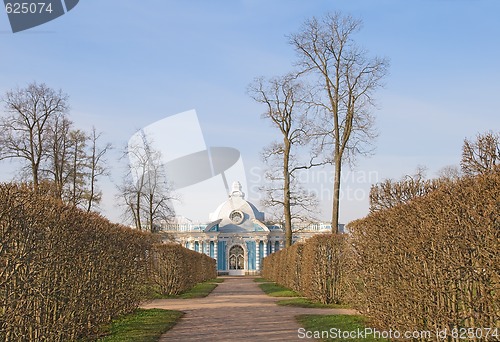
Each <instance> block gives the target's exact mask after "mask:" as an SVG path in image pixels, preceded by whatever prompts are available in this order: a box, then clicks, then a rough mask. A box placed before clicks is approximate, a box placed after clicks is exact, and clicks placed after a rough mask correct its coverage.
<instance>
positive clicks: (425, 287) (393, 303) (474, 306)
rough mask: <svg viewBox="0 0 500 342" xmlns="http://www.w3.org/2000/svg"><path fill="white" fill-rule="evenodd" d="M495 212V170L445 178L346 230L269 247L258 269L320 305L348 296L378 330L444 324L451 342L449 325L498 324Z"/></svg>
mask: <svg viewBox="0 0 500 342" xmlns="http://www.w3.org/2000/svg"><path fill="white" fill-rule="evenodd" d="M499 213H500V173H496V174H490V175H483V176H479V177H475V178H463V179H459V180H457V181H454V182H451V181H450V182H447V183H443V184H442V185H441V186H440V187H439V188H438V189H436V190H435V191H433V192H432V193H429V194H427V195H426V196H424V197H420V198H415V199H413V200H411V201H409V203H407V204H402V205H398V206H395V207H393V208H390V209H387V210H381V211H377V212H374V213H371V214H370V215H369V216H367V217H366V218H364V219H361V220H357V221H354V222H351V223H350V224H349V225H348V230H349V231H350V232H351V233H350V234H349V235H343V236H342V235H334V236H331V235H330V236H316V237H314V238H311V239H309V240H307V241H306V242H305V243H304V244H295V245H293V246H292V247H289V248H286V249H284V250H281V251H279V252H277V253H274V254H271V255H269V256H267V257H266V258H264V260H263V271H262V275H263V277H265V278H268V279H271V280H273V281H276V282H277V283H279V284H281V285H284V286H287V287H289V288H292V289H294V290H296V291H299V292H301V293H302V294H303V295H305V296H307V297H310V298H313V299H316V300H319V301H321V302H323V303H340V302H343V303H351V304H353V305H354V306H355V307H356V308H357V309H358V310H359V311H361V312H362V313H363V314H364V315H366V316H368V317H369V319H370V322H371V324H372V325H373V326H374V327H376V328H379V329H383V330H384V331H389V330H390V329H392V330H398V331H400V332H404V331H430V332H435V331H438V330H439V331H444V330H445V329H446V331H447V333H448V336H447V340H449V341H458V340H459V339H457V338H456V336H455V337H454V335H456V334H454V332H455V333H456V332H460V331H462V332H463V331H464V330H456V329H464V328H465V329H466V328H474V329H478V328H479V329H481V328H499V329H500V253H499V251H500V214H499ZM454 329H455V330H454ZM478 331H479V330H475V333H476V332H477V333H479V332H478ZM482 332H483V333H486V330H482ZM498 332H500V330H499V331H498ZM476 336H477V335H476ZM497 338H498V337H495V336H490V338H488V339H487V338H485V336H483V338H482V339H479V340H485V341H486V340H488V341H494V340H496V339H497ZM433 339H434V340H435V339H436V337H435V336H434V337H433ZM416 340H417V339H416Z"/></svg>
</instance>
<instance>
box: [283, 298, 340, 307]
mask: <svg viewBox="0 0 500 342" xmlns="http://www.w3.org/2000/svg"><path fill="white" fill-rule="evenodd" d="M276 304H278V305H283V306H295V307H299V308H320V309H347V308H349V306H347V305H342V304H323V303H319V302H315V301H313V300H311V299H309V298H304V297H297V298H292V299H283V300H280V301H278V302H276Z"/></svg>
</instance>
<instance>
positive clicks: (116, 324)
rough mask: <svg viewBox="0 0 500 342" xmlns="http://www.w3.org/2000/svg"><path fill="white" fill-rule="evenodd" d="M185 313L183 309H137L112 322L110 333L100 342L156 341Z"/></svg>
mask: <svg viewBox="0 0 500 342" xmlns="http://www.w3.org/2000/svg"><path fill="white" fill-rule="evenodd" d="M182 315H184V313H183V312H181V311H172V310H162V309H149V310H146V309H137V310H136V311H134V312H133V313H132V314H130V315H126V316H124V317H121V318H118V319H116V320H114V321H113V322H112V323H111V326H110V327H109V330H108V331H109V335H108V336H105V337H103V338H101V339H99V340H98V341H99V342H156V341H158V339H159V338H160V336H161V335H162V334H164V333H165V332H166V331H167V330H169V329H170V328H172V327H173V326H174V325H175V323H177V321H178V320H179V319H180V318H181V317H182Z"/></svg>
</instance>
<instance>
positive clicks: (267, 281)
mask: <svg viewBox="0 0 500 342" xmlns="http://www.w3.org/2000/svg"><path fill="white" fill-rule="evenodd" d="M253 281H254V282H256V283H273V281H271V280H267V279H266V278H254V280H253Z"/></svg>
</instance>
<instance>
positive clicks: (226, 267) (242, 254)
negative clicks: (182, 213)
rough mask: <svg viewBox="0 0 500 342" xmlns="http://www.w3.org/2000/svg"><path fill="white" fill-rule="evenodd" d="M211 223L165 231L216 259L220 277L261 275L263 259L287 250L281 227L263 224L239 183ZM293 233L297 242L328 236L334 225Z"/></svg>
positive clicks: (313, 226)
mask: <svg viewBox="0 0 500 342" xmlns="http://www.w3.org/2000/svg"><path fill="white" fill-rule="evenodd" d="M209 220H210V222H209V223H208V224H193V223H190V222H184V223H176V224H164V225H163V226H162V232H164V233H165V234H168V235H169V237H171V238H173V239H174V240H175V241H177V242H179V243H180V244H182V245H183V246H185V247H186V248H189V249H192V250H195V251H197V252H200V253H205V254H207V255H208V256H210V257H212V258H214V259H216V261H217V270H218V272H219V274H230V275H245V274H256V273H259V272H260V269H261V261H262V259H263V258H264V257H265V256H267V255H268V254H271V253H274V252H276V251H278V250H280V249H282V248H283V247H284V238H285V232H284V231H283V229H282V227H281V226H279V225H269V226H266V225H265V224H264V213H263V212H261V211H259V210H258V209H257V208H256V207H255V206H254V205H253V204H252V203H250V202H248V201H246V200H245V194H244V193H243V192H242V191H241V184H240V183H239V182H234V183H233V186H232V191H231V194H230V196H229V199H228V200H227V201H225V202H223V203H222V204H221V205H219V207H217V209H216V210H215V211H214V212H213V213H212V214H210V216H209ZM341 228H343V225H342V226H341ZM294 231H295V232H294V234H293V241H294V242H297V241H303V240H305V239H307V238H309V237H311V236H313V235H314V234H318V233H329V232H331V225H330V224H329V223H313V224H302V225H300V226H296V227H294Z"/></svg>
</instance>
